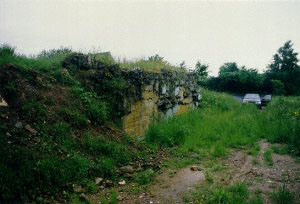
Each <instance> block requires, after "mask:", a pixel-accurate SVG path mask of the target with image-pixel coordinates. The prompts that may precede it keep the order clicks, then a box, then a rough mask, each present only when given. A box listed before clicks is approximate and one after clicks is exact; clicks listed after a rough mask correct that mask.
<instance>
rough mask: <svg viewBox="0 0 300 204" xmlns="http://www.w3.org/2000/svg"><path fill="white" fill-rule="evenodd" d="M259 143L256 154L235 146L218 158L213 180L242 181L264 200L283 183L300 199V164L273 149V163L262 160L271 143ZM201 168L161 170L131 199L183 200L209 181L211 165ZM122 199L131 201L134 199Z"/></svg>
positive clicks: (225, 183)
mask: <svg viewBox="0 0 300 204" xmlns="http://www.w3.org/2000/svg"><path fill="white" fill-rule="evenodd" d="M259 146H260V151H259V154H258V156H257V157H256V158H254V157H253V156H250V155H248V154H247V152H246V151H245V150H235V151H233V152H232V154H231V156H230V157H229V158H227V159H224V160H219V161H218V163H219V165H220V166H221V167H225V168H226V170H224V171H217V172H214V173H213V174H212V177H213V180H214V183H222V184H223V185H224V186H226V185H230V184H233V183H236V182H244V183H246V184H247V185H248V186H249V191H250V192H252V193H254V192H261V194H262V196H263V198H264V201H265V203H271V200H270V193H271V192H273V191H274V190H276V189H277V188H278V187H279V186H280V185H286V187H287V189H289V190H290V191H292V192H294V193H295V196H296V199H295V200H296V201H297V200H300V164H299V163H296V162H295V161H294V159H293V158H291V157H290V156H288V155H278V154H275V153H273V154H272V160H273V165H272V166H269V165H267V164H266V161H265V160H264V153H265V151H267V149H269V148H270V144H269V143H267V142H265V141H261V142H260V143H259ZM254 161H255V162H254ZM201 168H202V171H191V170H190V167H188V168H184V169H182V170H179V171H178V172H176V171H174V170H173V171H172V170H169V171H166V172H164V173H163V174H161V175H159V176H158V177H157V178H156V182H154V185H153V186H151V187H150V189H149V192H148V193H146V194H143V196H141V197H139V198H138V199H136V200H134V203H184V201H183V196H184V194H185V193H187V192H188V191H192V190H193V189H194V186H195V185H196V184H202V185H210V184H208V183H207V182H206V181H205V176H204V175H205V174H204V172H205V171H209V170H210V169H211V168H205V167H202V166H201ZM123 203H133V200H131V202H123Z"/></svg>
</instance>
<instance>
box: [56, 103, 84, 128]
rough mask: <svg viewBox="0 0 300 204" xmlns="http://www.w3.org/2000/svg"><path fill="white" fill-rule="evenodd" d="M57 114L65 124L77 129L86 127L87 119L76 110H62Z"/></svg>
mask: <svg viewBox="0 0 300 204" xmlns="http://www.w3.org/2000/svg"><path fill="white" fill-rule="evenodd" d="M59 114H60V115H61V116H62V117H63V118H64V120H65V121H66V122H68V123H69V124H72V125H74V126H77V127H86V126H87V125H88V119H87V118H86V117H85V115H83V114H81V113H80V112H78V111H76V110H70V109H67V108H62V109H61V110H60V112H59Z"/></svg>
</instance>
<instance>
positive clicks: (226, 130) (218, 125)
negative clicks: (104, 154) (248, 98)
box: [145, 90, 300, 157]
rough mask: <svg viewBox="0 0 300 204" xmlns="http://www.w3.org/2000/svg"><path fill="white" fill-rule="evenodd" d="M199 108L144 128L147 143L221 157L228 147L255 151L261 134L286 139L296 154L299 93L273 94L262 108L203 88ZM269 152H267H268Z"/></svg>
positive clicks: (279, 139) (297, 150)
mask: <svg viewBox="0 0 300 204" xmlns="http://www.w3.org/2000/svg"><path fill="white" fill-rule="evenodd" d="M201 103H202V108H201V109H199V110H194V111H193V112H190V113H186V114H183V115H180V116H178V117H175V118H171V119H168V120H164V121H160V122H159V123H154V124H152V125H151V126H150V128H149V129H148V131H147V132H146V136H145V137H146V138H145V139H146V141H147V142H148V143H152V144H157V145H162V146H179V148H178V152H180V154H185V153H188V152H195V153H198V154H200V155H201V156H209V157H222V156H225V155H227V152H228V148H240V147H242V146H248V147H249V148H251V149H250V154H252V155H254V156H255V155H256V154H257V153H258V151H259V147H257V146H255V144H256V142H257V141H258V140H260V139H261V138H266V139H267V140H268V141H270V142H279V143H285V144H287V145H288V147H289V153H291V154H293V155H299V152H300V149H299V147H300V143H299V141H300V140H299V134H298V133H299V130H300V125H299V120H300V116H299V115H300V106H299V105H300V103H299V99H298V97H278V98H276V97H275V98H273V101H272V102H271V104H269V105H268V107H267V108H266V109H265V111H264V112H262V111H259V109H257V108H256V107H255V106H254V105H252V104H248V105H243V106H242V105H241V104H239V103H238V102H237V101H235V100H234V99H233V98H232V97H230V96H228V95H226V94H219V93H215V92H211V91H207V90H203V97H202V101H201ZM268 154H269V153H268Z"/></svg>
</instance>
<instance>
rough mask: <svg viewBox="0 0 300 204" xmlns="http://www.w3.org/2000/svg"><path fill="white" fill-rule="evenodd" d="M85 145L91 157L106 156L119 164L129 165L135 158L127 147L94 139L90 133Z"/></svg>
mask: <svg viewBox="0 0 300 204" xmlns="http://www.w3.org/2000/svg"><path fill="white" fill-rule="evenodd" d="M83 145H84V147H85V148H86V150H87V151H88V152H89V153H90V154H91V155H93V156H97V155H104V156H106V157H110V158H112V159H113V160H114V161H115V162H116V163H119V164H126V163H128V162H129V161H131V159H132V156H133V155H132V153H130V151H129V150H128V149H127V148H126V146H124V145H122V144H119V143H116V142H107V141H106V140H105V139H104V138H101V137H93V136H92V135H91V134H90V133H87V134H86V135H85V136H84V140H83Z"/></svg>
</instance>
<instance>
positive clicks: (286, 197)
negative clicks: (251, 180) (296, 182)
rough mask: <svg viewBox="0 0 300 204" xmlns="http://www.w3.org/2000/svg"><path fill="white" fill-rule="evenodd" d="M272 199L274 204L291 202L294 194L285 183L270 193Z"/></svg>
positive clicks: (289, 203)
mask: <svg viewBox="0 0 300 204" xmlns="http://www.w3.org/2000/svg"><path fill="white" fill-rule="evenodd" d="M271 198H272V201H273V202H274V203H275V204H293V203H294V202H295V200H294V194H293V193H291V192H290V191H289V190H288V189H287V188H286V186H285V185H283V186H280V187H279V188H278V190H277V191H274V192H273V193H272V194H271Z"/></svg>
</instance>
